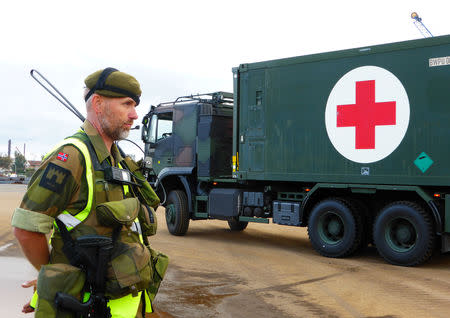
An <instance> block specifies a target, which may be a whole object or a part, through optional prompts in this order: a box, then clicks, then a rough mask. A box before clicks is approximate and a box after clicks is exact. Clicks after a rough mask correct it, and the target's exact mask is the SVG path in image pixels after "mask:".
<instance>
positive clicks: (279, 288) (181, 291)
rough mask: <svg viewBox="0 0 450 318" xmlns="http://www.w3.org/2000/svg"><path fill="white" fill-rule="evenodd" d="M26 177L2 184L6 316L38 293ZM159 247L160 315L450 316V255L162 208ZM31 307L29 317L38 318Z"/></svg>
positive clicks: (0, 261) (1, 313)
mask: <svg viewBox="0 0 450 318" xmlns="http://www.w3.org/2000/svg"><path fill="white" fill-rule="evenodd" d="M24 191H25V186H24V185H0V203H1V204H0V280H1V282H2V283H1V284H0V293H1V295H2V297H1V298H0V299H1V300H0V317H26V316H27V315H24V314H21V313H20V309H21V307H22V305H23V303H25V302H26V301H27V299H28V297H29V296H31V291H29V290H24V289H22V288H21V287H20V284H21V283H22V282H24V281H25V280H28V279H31V278H34V277H35V275H36V271H35V270H34V269H32V268H31V266H30V265H29V264H28V263H27V261H26V259H24V258H23V256H22V254H21V251H20V248H19V247H18V245H17V243H16V241H15V239H14V237H13V235H12V232H11V228H10V219H11V214H12V211H13V210H14V208H15V207H16V206H17V205H18V204H19V203H20V200H21V197H22V195H23V193H24ZM158 221H159V224H158V225H159V228H158V234H157V235H156V236H154V237H151V238H150V241H151V243H152V245H153V247H154V248H156V249H159V250H161V251H163V252H165V253H166V254H168V255H169V257H170V266H169V269H168V272H167V275H166V278H165V280H164V282H163V284H162V286H161V289H160V293H159V294H158V296H157V298H156V300H155V303H154V307H155V309H156V313H155V314H153V315H151V317H161V318H162V317H205V318H209V317H233V318H234V317H246V318H252V317H261V318H265V317H267V318H270V317H280V318H283V317H385V318H387V317H442V318H444V317H449V313H450V255H449V254H439V253H436V254H435V255H433V257H432V259H431V260H430V261H429V262H428V263H426V264H424V265H422V266H420V267H398V266H392V265H389V264H387V263H385V262H384V260H383V259H382V258H381V257H380V256H378V254H377V252H376V249H375V248H373V247H369V248H367V249H365V250H364V251H362V252H360V253H358V254H357V255H355V256H353V257H350V258H346V259H332V258H325V257H322V256H319V255H318V254H317V253H315V252H314V251H313V249H312V247H311V245H310V243H309V240H308V236H307V231H306V229H304V228H296V227H287V226H279V225H276V224H269V225H266V224H249V226H248V228H247V229H246V230H245V231H243V232H240V233H235V232H231V231H229V230H228V225H227V223H226V222H222V221H214V220H208V221H191V225H190V227H189V231H188V233H187V235H186V236H184V237H177V236H172V235H170V234H169V233H168V231H167V228H166V225H165V220H164V209H162V208H160V209H158ZM29 316H30V315H28V317H29Z"/></svg>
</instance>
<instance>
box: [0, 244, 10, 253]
mask: <svg viewBox="0 0 450 318" xmlns="http://www.w3.org/2000/svg"><path fill="white" fill-rule="evenodd" d="M11 245H13V243H8V244H5V245H3V246H0V252H3V251H4V250H6V249H7V248H8V247H10V246H11Z"/></svg>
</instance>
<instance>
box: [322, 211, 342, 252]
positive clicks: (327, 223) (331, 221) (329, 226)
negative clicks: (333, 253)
mask: <svg viewBox="0 0 450 318" xmlns="http://www.w3.org/2000/svg"><path fill="white" fill-rule="evenodd" d="M318 233H319V235H320V237H321V239H322V240H323V241H324V242H326V243H327V244H331V245H334V244H337V243H339V242H341V240H342V239H343V237H344V223H343V221H342V219H341V218H340V216H339V215H337V214H336V213H334V212H332V211H329V212H328V213H326V214H324V215H323V216H322V217H321V218H320V220H319V224H318Z"/></svg>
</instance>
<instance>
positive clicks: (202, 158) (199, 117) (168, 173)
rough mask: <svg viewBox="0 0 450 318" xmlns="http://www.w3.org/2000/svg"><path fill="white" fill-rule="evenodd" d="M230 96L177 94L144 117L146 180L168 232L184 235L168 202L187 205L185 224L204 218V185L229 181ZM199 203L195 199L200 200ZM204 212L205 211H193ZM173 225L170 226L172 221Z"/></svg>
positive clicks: (216, 93)
mask: <svg viewBox="0 0 450 318" xmlns="http://www.w3.org/2000/svg"><path fill="white" fill-rule="evenodd" d="M232 130H233V95H232V94H231V93H226V92H215V93H211V94H202V95H194V96H184V97H179V98H177V99H176V100H175V101H173V102H168V103H161V104H159V105H158V106H156V107H154V106H152V107H151V109H150V111H149V113H148V114H147V115H146V116H145V117H144V119H143V128H142V140H143V141H144V143H145V154H146V155H145V159H144V160H145V168H146V170H147V172H148V173H147V178H148V180H149V181H150V183H151V184H152V185H153V186H154V187H155V189H156V191H157V193H158V195H159V196H160V198H161V202H163V205H165V206H166V207H167V206H168V205H169V209H167V213H168V216H169V218H168V220H169V221H167V222H168V226H169V229H173V231H171V232H172V234H175V235H182V234H184V233H183V232H185V231H186V230H187V225H186V227H184V226H183V227H182V228H181V229H180V228H179V227H178V223H179V222H178V221H179V217H178V216H176V215H174V216H172V217H171V213H177V212H171V211H178V210H179V209H175V208H174V209H173V210H171V208H170V205H173V204H174V200H175V201H176V202H175V203H176V204H177V206H178V207H179V206H180V205H181V206H182V207H183V208H185V210H186V211H184V210H183V213H184V214H185V215H186V216H184V214H183V218H182V219H183V224H185V223H187V224H188V222H189V219H190V218H193V219H195V218H202V217H205V216H206V200H203V199H202V197H203V196H204V195H206V193H207V191H208V189H206V188H203V187H204V186H206V184H207V183H208V182H209V181H211V180H213V179H216V178H225V179H230V180H232V179H231V175H232V168H231V166H232V162H231V154H232V149H231V148H232V133H233V131H232ZM198 202H199V203H198ZM199 210H203V213H202V212H200V213H194V211H196V212H198V211H199ZM170 220H173V222H175V223H177V224H175V225H177V226H175V227H174V224H173V222H172V223H171V222H170Z"/></svg>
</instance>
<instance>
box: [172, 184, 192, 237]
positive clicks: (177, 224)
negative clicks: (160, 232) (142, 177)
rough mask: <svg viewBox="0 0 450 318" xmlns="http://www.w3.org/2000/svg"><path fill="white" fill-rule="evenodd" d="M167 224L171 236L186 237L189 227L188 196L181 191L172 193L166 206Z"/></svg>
mask: <svg viewBox="0 0 450 318" xmlns="http://www.w3.org/2000/svg"><path fill="white" fill-rule="evenodd" d="M166 224H167V229H168V230H169V232H170V234H173V235H178V236H182V235H185V234H186V232H187V230H188V227H189V209H188V202H187V199H186V194H185V193H184V192H183V191H181V190H173V191H170V193H169V196H168V197H167V204H166Z"/></svg>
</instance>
